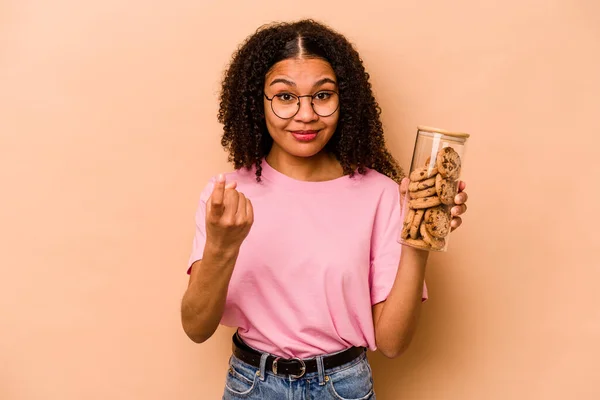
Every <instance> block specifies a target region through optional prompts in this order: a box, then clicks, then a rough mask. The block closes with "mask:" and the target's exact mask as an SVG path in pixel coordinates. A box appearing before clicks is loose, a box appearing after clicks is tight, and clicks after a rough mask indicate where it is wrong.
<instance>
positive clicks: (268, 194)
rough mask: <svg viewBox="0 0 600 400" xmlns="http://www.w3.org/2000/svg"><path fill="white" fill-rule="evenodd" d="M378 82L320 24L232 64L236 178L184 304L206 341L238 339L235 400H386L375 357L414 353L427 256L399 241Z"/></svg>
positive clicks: (195, 256)
mask: <svg viewBox="0 0 600 400" xmlns="http://www.w3.org/2000/svg"><path fill="white" fill-rule="evenodd" d="M368 77H369V76H368V74H367V73H366V72H365V70H364V67H363V64H362V61H361V59H360V57H359V55H358V53H357V52H356V51H355V50H354V48H353V47H352V45H351V44H350V43H349V42H348V41H347V39H345V38H344V37H343V36H342V35H340V34H338V33H336V32H334V31H332V30H331V29H329V28H328V27H326V26H323V25H321V24H318V23H316V22H314V21H310V20H309V21H300V22H296V23H283V24H276V25H270V26H266V27H262V28H260V29H259V30H258V31H257V32H256V33H255V34H254V35H252V36H250V37H249V38H248V39H247V40H246V42H245V43H244V44H243V45H242V46H241V47H240V48H239V49H238V51H237V52H236V53H235V54H234V57H233V60H232V63H231V65H230V66H229V68H228V70H227V73H226V75H225V78H224V81H223V87H222V92H221V104H220V111H219V121H220V122H221V123H222V124H223V125H224V134H223V138H222V144H223V146H224V147H225V149H226V150H227V151H228V153H229V160H230V161H231V162H233V164H234V166H235V171H234V172H232V173H230V174H227V175H226V176H223V175H220V176H219V177H217V178H215V179H213V180H212V181H211V182H209V183H208V185H207V186H206V187H205V188H204V190H203V192H202V194H201V199H200V204H199V207H198V211H197V214H196V227H197V228H196V235H195V238H194V243H193V250H192V254H191V257H190V260H189V269H188V273H189V274H190V280H189V285H188V288H187V290H186V292H185V295H184V298H183V302H182V323H183V327H184V330H185V332H186V333H187V335H188V336H189V337H190V338H191V339H192V340H193V341H195V342H198V343H201V342H204V341H205V340H207V339H208V338H209V337H210V336H211V335H212V334H213V333H214V332H215V330H216V329H217V326H218V325H219V323H222V324H224V325H227V326H232V327H236V328H238V329H237V332H236V334H235V335H234V337H233V346H232V347H233V354H232V356H231V358H230V367H229V370H228V373H227V381H226V387H225V392H224V396H223V398H224V399H235V398H245V399H277V400H280V399H283V398H290V399H292V398H294V399H296V398H298V399H307V398H310V399H375V394H374V392H373V381H372V376H371V369H370V366H369V362H368V360H367V357H366V349H367V348H368V349H371V350H375V349H379V350H380V351H381V352H382V353H383V354H384V355H386V356H387V357H397V356H398V355H400V354H401V353H402V352H403V351H404V350H405V349H406V348H407V346H408V344H409V343H410V341H411V338H412V336H413V332H414V330H415V326H416V323H417V320H418V316H419V313H420V309H421V303H422V301H423V300H425V299H426V298H427V289H426V286H425V283H424V275H425V265H426V262H427V256H428V253H427V252H426V251H423V250H417V249H414V248H411V247H407V246H403V245H401V244H399V242H398V238H399V235H400V227H401V212H402V202H403V200H402V199H401V198H400V197H401V193H405V192H406V187H407V183H408V182H407V179H406V178H405V179H404V180H402V178H403V173H402V171H401V170H400V168H399V167H398V165H397V163H396V162H395V161H394V159H393V158H392V156H391V155H390V153H389V152H388V151H387V150H386V148H385V142H384V137H383V131H382V126H381V121H380V119H379V113H380V111H379V106H378V104H377V102H376V101H375V99H374V97H373V94H372V91H371V85H370V83H369V80H368ZM400 182H401V183H402V184H401V189H400V190H399V186H398V183H400ZM459 189H460V192H459V194H458V195H457V196H456V199H455V200H456V204H457V205H456V206H455V207H453V209H452V214H453V220H452V223H451V226H452V227H453V228H457V227H458V226H459V225H460V224H461V219H460V217H459V215H461V214H463V213H464V212H465V211H466V205H465V202H466V199H467V195H466V193H465V192H463V189H464V183H462V182H461V183H460V188H459Z"/></svg>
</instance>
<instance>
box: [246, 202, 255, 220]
mask: <svg viewBox="0 0 600 400" xmlns="http://www.w3.org/2000/svg"><path fill="white" fill-rule="evenodd" d="M246 218H247V219H248V221H249V222H250V224H252V223H254V207H252V202H251V201H250V199H246Z"/></svg>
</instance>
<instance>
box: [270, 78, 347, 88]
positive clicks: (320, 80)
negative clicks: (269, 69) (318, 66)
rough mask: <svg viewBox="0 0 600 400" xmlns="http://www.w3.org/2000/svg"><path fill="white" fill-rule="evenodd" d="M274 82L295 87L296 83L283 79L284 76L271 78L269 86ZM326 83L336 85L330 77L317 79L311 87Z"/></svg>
mask: <svg viewBox="0 0 600 400" xmlns="http://www.w3.org/2000/svg"><path fill="white" fill-rule="evenodd" d="M276 83H284V84H286V85H288V86H293V87H296V83H294V82H292V81H290V80H288V79H284V78H277V79H273V81H272V82H271V83H270V84H269V86H273V85H275V84H276ZM326 83H332V84H334V85H337V82H336V81H334V80H333V79H331V78H323V79H319V80H318V81H317V82H315V84H314V85H313V88H316V87H318V86H321V85H324V84H326Z"/></svg>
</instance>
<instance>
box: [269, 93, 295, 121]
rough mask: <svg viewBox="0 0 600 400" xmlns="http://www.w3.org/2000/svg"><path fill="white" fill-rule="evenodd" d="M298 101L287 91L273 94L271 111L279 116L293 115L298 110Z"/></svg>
mask: <svg viewBox="0 0 600 400" xmlns="http://www.w3.org/2000/svg"><path fill="white" fill-rule="evenodd" d="M298 103H299V101H298V98H297V97H296V96H294V95H293V94H289V93H282V94H278V95H275V96H274V97H273V100H272V101H271V104H272V106H273V112H274V113H275V114H276V115H277V116H278V117H279V118H291V117H293V116H294V115H295V114H296V113H297V112H298Z"/></svg>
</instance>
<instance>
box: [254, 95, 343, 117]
mask: <svg viewBox="0 0 600 400" xmlns="http://www.w3.org/2000/svg"><path fill="white" fill-rule="evenodd" d="M323 92H328V93H335V95H336V96H337V97H338V104H337V107H336V108H335V110H333V112H332V113H331V114H327V115H321V114H319V113H318V112H317V110H315V103H313V101H314V98H315V96H316V95H318V94H319V93H323ZM289 94H290V95H291V96H294V97H297V98H298V103H297V104H296V105H297V106H298V109H297V110H296V112H295V113H294V115H292V116H291V117H287V118H284V117H280V116H279V115H278V114H277V113H276V112H275V109H274V108H273V99H274V98H275V96H277V95H276V94H274V95H273V96H271V98H269V96H267V94H266V93H264V92H263V95H264V96H265V99H267V100H268V101H269V103H271V111H273V114H275V116H276V117H277V118H281V119H292V118H294V117H295V116H296V114H298V112H299V111H300V99H301V98H302V97H310V98H311V101H310V106H311V108H312V110H313V112H314V113H315V114H317V115H318V116H319V117H323V118H326V117H330V116H332V115H333V114H335V113H336V111H337V110H339V109H340V94H339V93H338V92H336V91H335V90H319V91H318V92H317V93H315V94H305V95H302V96H296V95H295V94H291V93H289Z"/></svg>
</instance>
